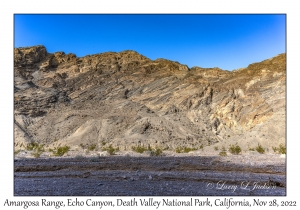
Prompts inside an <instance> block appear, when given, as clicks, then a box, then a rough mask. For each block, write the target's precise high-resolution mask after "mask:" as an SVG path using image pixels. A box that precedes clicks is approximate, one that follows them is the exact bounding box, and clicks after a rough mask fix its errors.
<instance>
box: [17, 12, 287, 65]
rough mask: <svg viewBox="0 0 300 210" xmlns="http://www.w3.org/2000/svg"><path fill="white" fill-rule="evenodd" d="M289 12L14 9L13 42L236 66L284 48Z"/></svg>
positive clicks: (79, 52)
mask: <svg viewBox="0 0 300 210" xmlns="http://www.w3.org/2000/svg"><path fill="white" fill-rule="evenodd" d="M285 30H286V16H285V15H284V14H277V15H270V14H268V15H258V14H252V15H237V14H232V15H225V14H224V15H212V14H206V15H192V14H185V15H142V14H140V15H22V14H15V15H14V47H26V46H34V45H39V44H42V45H44V46H45V47H46V48H47V50H48V52H50V53H53V52H57V51H64V52H65V53H74V54H76V55H77V56H78V57H82V56H85V55H88V54H89V55H91V54H97V53H102V52H107V51H112V52H120V51H123V50H135V51H137V52H139V53H141V54H143V55H144V56H146V57H148V58H150V59H153V60H155V59H157V58H166V59H169V60H173V61H178V62H180V63H182V64H186V65H188V66H189V67H193V66H199V67H205V68H209V67H219V68H221V69H224V70H233V69H237V68H242V67H246V66H248V65H249V64H250V63H253V62H259V61H262V60H265V59H268V58H271V57H273V56H276V55H277V54H280V53H284V52H285V49H286V47H285V44H286V42H285V39H286V31H285Z"/></svg>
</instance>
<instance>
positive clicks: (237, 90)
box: [14, 46, 286, 150]
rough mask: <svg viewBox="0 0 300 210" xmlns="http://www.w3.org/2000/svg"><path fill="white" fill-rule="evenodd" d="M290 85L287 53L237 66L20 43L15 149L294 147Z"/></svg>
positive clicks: (16, 60)
mask: <svg viewBox="0 0 300 210" xmlns="http://www.w3.org/2000/svg"><path fill="white" fill-rule="evenodd" d="M285 87H286V55H285V54H280V55H278V56H276V57H274V58H271V59H268V60H264V61H262V62H259V63H253V64H250V65H249V66H248V67H247V68H243V69H239V70H236V71H233V72H229V71H224V70H221V69H219V68H200V67H193V68H190V69H189V68H188V67H187V66H186V65H182V64H180V63H178V62H173V61H169V60H166V59H157V60H150V59H148V58H147V57H145V56H143V55H140V54H139V53H137V52H135V51H123V52H119V53H114V52H107V53H101V54H96V55H88V56H85V57H83V58H77V57H76V55H74V54H65V53H63V52H56V53H54V54H51V53H48V52H47V50H46V48H45V47H44V46H34V47H27V48H15V49H14V106H15V109H14V111H15V113H14V115H15V147H16V148H24V147H25V146H26V144H28V143H29V142H33V141H34V142H39V143H42V144H45V145H46V146H48V147H54V146H57V145H69V146H71V147H72V148H76V147H79V145H80V144H82V145H92V144H95V145H97V146H98V147H99V148H100V149H101V147H102V146H103V145H104V144H107V145H108V144H112V145H113V146H115V147H119V148H120V149H121V150H129V149H130V148H131V147H132V146H137V145H141V146H145V147H147V146H151V147H153V148H155V147H159V148H165V149H169V150H174V149H175V148H177V147H182V146H187V147H193V148H199V146H200V145H204V146H209V145H220V146H222V145H225V146H226V145H228V144H229V143H234V142H238V143H239V144H240V145H241V146H242V147H243V148H244V149H246V148H247V147H253V146H254V145H257V143H260V144H262V145H263V146H264V147H267V148H271V147H272V146H278V144H279V143H285V107H286V104H285Z"/></svg>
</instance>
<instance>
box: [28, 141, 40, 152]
mask: <svg viewBox="0 0 300 210" xmlns="http://www.w3.org/2000/svg"><path fill="white" fill-rule="evenodd" d="M37 147H39V144H38V143H36V142H31V143H29V144H27V145H26V150H29V151H32V150H34V149H36V148H37Z"/></svg>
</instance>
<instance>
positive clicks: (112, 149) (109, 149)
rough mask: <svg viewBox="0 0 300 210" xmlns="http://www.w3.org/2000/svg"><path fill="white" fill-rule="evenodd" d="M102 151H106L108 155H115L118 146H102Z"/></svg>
mask: <svg viewBox="0 0 300 210" xmlns="http://www.w3.org/2000/svg"><path fill="white" fill-rule="evenodd" d="M102 150H103V151H107V152H108V154H110V155H115V154H116V152H118V151H119V147H118V148H113V146H112V145H109V146H108V147H105V148H102Z"/></svg>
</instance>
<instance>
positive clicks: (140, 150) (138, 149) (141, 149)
mask: <svg viewBox="0 0 300 210" xmlns="http://www.w3.org/2000/svg"><path fill="white" fill-rule="evenodd" d="M131 149H132V150H133V151H135V152H138V153H143V152H146V151H150V152H151V155H152V156H160V155H162V153H163V150H162V149H160V148H156V149H153V148H151V146H150V145H148V147H147V148H146V147H142V146H137V147H131Z"/></svg>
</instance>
